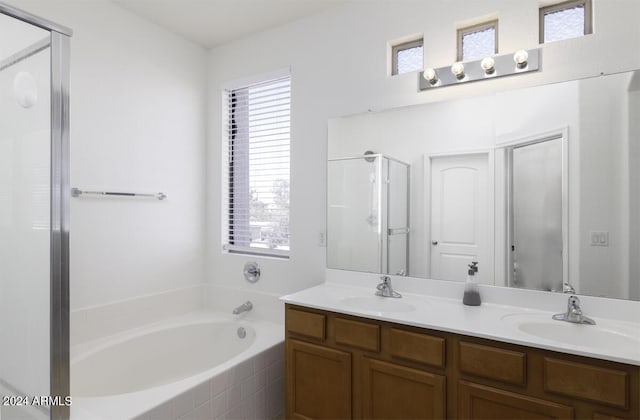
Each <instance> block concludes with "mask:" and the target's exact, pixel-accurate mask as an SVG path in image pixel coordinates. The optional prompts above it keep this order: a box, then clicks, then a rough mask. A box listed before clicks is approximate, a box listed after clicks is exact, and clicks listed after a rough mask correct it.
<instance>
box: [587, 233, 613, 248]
mask: <svg viewBox="0 0 640 420" xmlns="http://www.w3.org/2000/svg"><path fill="white" fill-rule="evenodd" d="M589 236H590V237H591V246H609V232H602V231H593V232H590V233H589Z"/></svg>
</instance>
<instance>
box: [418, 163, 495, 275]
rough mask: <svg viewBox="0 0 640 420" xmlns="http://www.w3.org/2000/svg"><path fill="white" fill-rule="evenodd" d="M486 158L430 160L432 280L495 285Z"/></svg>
mask: <svg viewBox="0 0 640 420" xmlns="http://www.w3.org/2000/svg"><path fill="white" fill-rule="evenodd" d="M488 161H489V155H488V153H481V154H471V155H456V156H443V157H432V158H431V206H430V207H431V213H430V214H431V278H433V279H440V280H455V281H464V280H465V279H466V277H467V265H468V264H470V263H471V262H472V261H478V267H479V270H478V273H477V275H476V278H477V280H478V282H480V283H487V284H493V237H492V235H491V220H492V218H491V217H492V211H490V204H491V203H492V196H491V190H490V187H489V186H490V182H489V175H490V174H489V170H488V168H489V162H488Z"/></svg>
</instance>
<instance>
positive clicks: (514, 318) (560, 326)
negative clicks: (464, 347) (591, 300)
mask: <svg viewBox="0 0 640 420" xmlns="http://www.w3.org/2000/svg"><path fill="white" fill-rule="evenodd" d="M502 319H503V321H506V322H509V323H511V324H513V325H514V326H515V327H516V328H517V329H518V330H519V331H521V332H523V333H525V334H528V335H531V336H535V337H538V338H541V339H543V340H550V341H555V342H558V343H563V344H569V345H573V346H580V347H589V348H593V347H598V348H603V349H610V348H619V347H623V348H629V349H640V329H639V328H634V327H632V326H628V325H625V324H623V323H620V324H619V325H618V323H615V322H611V321H608V322H605V321H599V322H598V324H596V325H587V324H574V323H571V322H564V321H557V320H554V319H551V317H550V316H548V317H547V316H545V315H538V314H509V315H505V316H503V317H502Z"/></svg>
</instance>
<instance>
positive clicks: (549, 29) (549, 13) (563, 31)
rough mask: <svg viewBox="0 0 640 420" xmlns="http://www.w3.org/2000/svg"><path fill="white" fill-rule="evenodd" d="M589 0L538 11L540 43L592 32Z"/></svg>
mask: <svg viewBox="0 0 640 420" xmlns="http://www.w3.org/2000/svg"><path fill="white" fill-rule="evenodd" d="M592 15H593V13H592V6H591V0H572V1H567V2H563V3H559V4H555V5H552V6H547V7H543V8H541V9H540V43H541V44H543V43H546V42H553V41H560V40H563V39H570V38H577V37H580V36H584V35H587V34H590V33H592V32H593V28H592V26H593V25H592V21H593V19H592Z"/></svg>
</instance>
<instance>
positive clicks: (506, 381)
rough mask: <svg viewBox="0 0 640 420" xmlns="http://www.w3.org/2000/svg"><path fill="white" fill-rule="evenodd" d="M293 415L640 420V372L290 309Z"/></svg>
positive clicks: (289, 414) (289, 401) (288, 386)
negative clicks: (639, 419)
mask: <svg viewBox="0 0 640 420" xmlns="http://www.w3.org/2000/svg"><path fill="white" fill-rule="evenodd" d="M285 319H286V321H285V329H286V358H287V360H286V397H287V398H286V399H287V401H286V403H287V406H286V417H287V418H291V419H347V418H355V419H435V418H438V419H440V418H451V419H457V418H461V419H467V418H468V419H525V418H527V419H530V418H536V419H594V420H595V419H599V420H604V419H609V420H613V419H638V418H640V407H639V406H640V401H639V400H640V367H638V366H631V365H626V364H622V363H614V362H608V361H604V360H597V359H591V358H587V357H580V356H573V355H568V354H564V353H557V352H553V351H548V350H541V349H537V348H531V347H525V346H517V345H513V344H508V343H501V342H497V341H492V340H486V339H480V338H476V337H469V336H464V335H458V334H452V333H445V332H441V331H434V330H428V329H423V328H416V327H410V326H406V325H399V324H393V323H389V322H383V321H376V320H371V319H367V318H360V317H353V316H348V315H344V314H339V313H333V312H327V311H321V310H315V309H310V308H305V307H300V306H295V305H290V304H287V305H286V317H285Z"/></svg>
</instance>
